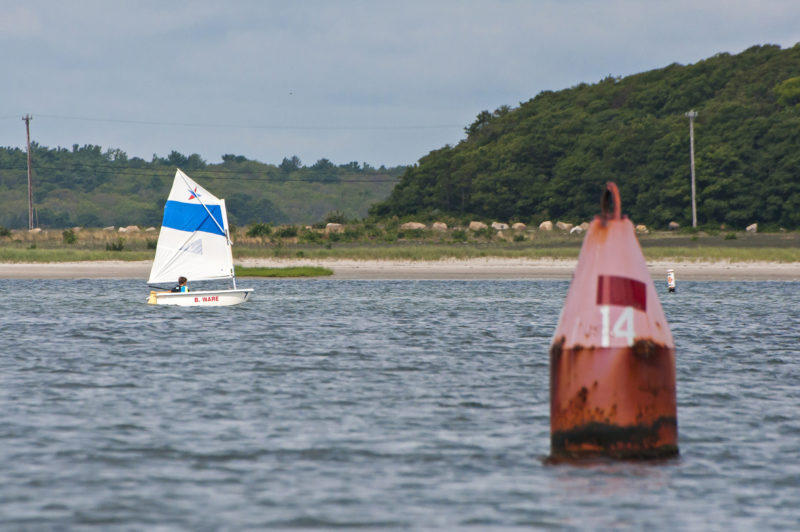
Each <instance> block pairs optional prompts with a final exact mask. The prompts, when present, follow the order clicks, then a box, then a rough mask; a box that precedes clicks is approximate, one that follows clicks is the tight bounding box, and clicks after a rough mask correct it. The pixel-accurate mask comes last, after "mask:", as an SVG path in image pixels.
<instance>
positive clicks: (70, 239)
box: [61, 229, 78, 244]
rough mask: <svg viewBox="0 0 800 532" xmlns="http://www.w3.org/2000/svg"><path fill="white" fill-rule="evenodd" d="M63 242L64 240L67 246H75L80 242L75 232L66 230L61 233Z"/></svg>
mask: <svg viewBox="0 0 800 532" xmlns="http://www.w3.org/2000/svg"><path fill="white" fill-rule="evenodd" d="M61 240H63V241H64V243H65V244H74V243H75V242H77V241H78V237H77V236H75V231H73V230H72V229H64V230H63V231H62V232H61Z"/></svg>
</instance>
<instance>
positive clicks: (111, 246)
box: [106, 237, 125, 251]
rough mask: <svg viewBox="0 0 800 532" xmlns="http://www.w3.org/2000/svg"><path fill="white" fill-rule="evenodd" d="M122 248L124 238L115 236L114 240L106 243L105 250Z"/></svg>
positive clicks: (120, 249)
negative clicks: (115, 239)
mask: <svg viewBox="0 0 800 532" xmlns="http://www.w3.org/2000/svg"><path fill="white" fill-rule="evenodd" d="M123 249H125V239H124V238H122V237H119V238H117V241H116V242H108V243H107V244H106V251H122V250H123Z"/></svg>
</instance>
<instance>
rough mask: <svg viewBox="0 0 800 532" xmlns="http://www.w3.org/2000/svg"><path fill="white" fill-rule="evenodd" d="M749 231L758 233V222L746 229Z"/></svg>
mask: <svg viewBox="0 0 800 532" xmlns="http://www.w3.org/2000/svg"><path fill="white" fill-rule="evenodd" d="M745 231H747V232H748V233H758V224H757V223H756V224H750V225H748V226H747V228H746V229H745Z"/></svg>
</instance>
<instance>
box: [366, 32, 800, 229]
mask: <svg viewBox="0 0 800 532" xmlns="http://www.w3.org/2000/svg"><path fill="white" fill-rule="evenodd" d="M690 110H694V111H696V112H697V113H698V115H697V118H696V119H695V120H694V136H695V146H694V148H695V162H696V188H697V193H696V197H697V199H696V203H697V218H698V225H699V226H701V227H703V226H705V227H714V228H717V229H718V228H719V227H720V226H725V227H728V228H733V229H737V228H738V229H742V228H744V227H745V226H747V225H749V224H751V223H754V222H758V223H759V224H760V225H759V230H762V228H763V229H767V230H770V229H771V230H777V229H778V228H786V229H797V228H798V227H800V44H798V45H795V46H794V47H792V48H787V49H781V48H780V47H779V46H773V45H766V46H754V47H752V48H750V49H748V50H746V51H744V52H742V53H740V54H737V55H730V54H727V53H720V54H718V55H715V56H714V57H711V58H708V59H706V60H703V61H700V62H698V63H696V64H691V65H679V64H672V65H669V66H667V67H665V68H659V69H656V70H652V71H648V72H643V73H640V74H636V75H632V76H628V77H624V78H616V77H610V76H609V77H606V78H605V79H603V80H600V81H599V82H597V83H593V84H583V83H582V84H580V85H578V86H575V87H572V88H569V89H565V90H561V91H555V92H554V91H545V92H542V93H540V94H538V95H537V96H536V97H534V98H532V99H531V100H529V101H527V102H524V103H521V104H520V105H519V107H516V108H513V109H512V108H510V107H508V106H503V107H500V108H499V109H497V110H495V111H493V112H489V111H482V112H481V113H480V114H478V115H477V118H476V120H475V121H474V122H473V123H472V124H470V125H469V126H467V127H466V128H465V133H466V137H465V138H464V139H463V140H462V141H460V142H459V143H458V144H456V145H455V146H449V145H448V146H444V147H442V148H439V149H435V150H433V151H431V152H430V153H429V154H427V155H426V156H424V157H423V158H422V159H420V161H419V163H418V164H416V165H414V166H412V167H410V168H409V169H408V170H407V171H406V172H405V174H404V175H403V176H402V178H401V180H400V182H399V183H398V185H397V186H396V187H395V188H394V190H393V191H392V193H391V195H390V196H389V198H388V199H386V200H385V201H382V202H380V203H377V204H376V205H374V206H373V207H372V208H371V210H370V214H371V216H372V217H373V218H376V219H381V218H386V217H391V216H398V217H401V218H402V217H408V216H410V215H413V216H414V217H416V218H417V219H422V220H424V219H429V220H430V219H434V218H436V217H441V216H443V215H450V216H455V217H458V218H461V219H468V218H469V217H475V218H480V219H495V220H502V221H522V222H526V223H534V224H538V223H539V222H541V221H543V220H553V221H555V220H564V221H567V222H581V221H583V220H589V219H591V217H592V216H593V215H594V214H596V213H597V212H598V209H599V201H600V194H601V189H602V187H603V184H604V183H605V182H606V181H609V180H611V181H614V182H616V183H617V185H618V186H619V189H620V193H621V198H622V199H621V204H622V210H623V212H624V213H626V214H628V215H629V216H630V217H631V218H632V219H633V220H634V221H636V222H637V223H644V224H647V225H649V226H653V227H656V228H666V226H667V225H668V224H669V223H670V222H671V221H675V222H677V223H679V224H680V225H681V226H684V227H686V226H691V172H690V142H689V119H688V118H687V117H686V113H687V112H688V111H690Z"/></svg>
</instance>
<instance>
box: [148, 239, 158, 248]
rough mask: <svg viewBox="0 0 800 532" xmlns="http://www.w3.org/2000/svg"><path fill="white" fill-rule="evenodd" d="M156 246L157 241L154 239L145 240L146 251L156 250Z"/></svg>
mask: <svg viewBox="0 0 800 532" xmlns="http://www.w3.org/2000/svg"><path fill="white" fill-rule="evenodd" d="M157 245H158V240H157V239H155V238H148V239H147V249H156V246H157Z"/></svg>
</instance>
